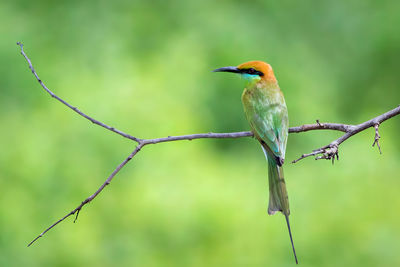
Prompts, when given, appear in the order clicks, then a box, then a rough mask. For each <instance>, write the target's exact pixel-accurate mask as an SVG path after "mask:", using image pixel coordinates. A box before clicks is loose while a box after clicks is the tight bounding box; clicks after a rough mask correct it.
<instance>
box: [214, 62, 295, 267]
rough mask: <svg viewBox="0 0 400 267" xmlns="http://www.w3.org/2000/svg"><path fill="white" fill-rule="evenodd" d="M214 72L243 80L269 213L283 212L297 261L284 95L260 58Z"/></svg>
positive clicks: (245, 106) (244, 94)
mask: <svg viewBox="0 0 400 267" xmlns="http://www.w3.org/2000/svg"><path fill="white" fill-rule="evenodd" d="M214 72H233V73H238V74H240V75H241V76H242V77H243V78H244V79H245V80H246V88H245V89H244V91H243V94H242V102H243V107H244V112H245V114H246V118H247V120H248V122H249V123H250V127H251V130H252V132H253V134H254V136H255V138H257V140H258V141H259V142H260V143H261V147H262V149H263V151H264V154H265V156H266V158H267V161H268V180H269V205H268V214H274V213H275V212H277V211H280V212H282V213H283V215H285V218H286V223H287V226H288V229H289V236H290V241H291V243H292V249H293V253H294V257H295V260H296V263H297V256H296V251H295V249H294V245H293V238H292V233H291V230H290V224H289V214H290V210H289V200H288V194H287V191H286V185H285V180H284V176H283V169H282V165H283V162H284V159H285V151H286V143H287V138H288V130H289V120H288V112H287V108H286V103H285V98H284V97H283V94H282V92H281V90H280V88H279V85H278V82H277V80H276V78H275V75H274V72H273V70H272V68H271V66H270V65H269V64H267V63H265V62H262V61H250V62H246V63H243V64H241V65H239V66H237V67H223V68H219V69H216V70H214Z"/></svg>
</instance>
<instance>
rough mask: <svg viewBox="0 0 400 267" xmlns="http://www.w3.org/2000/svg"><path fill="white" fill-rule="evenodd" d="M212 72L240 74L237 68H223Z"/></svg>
mask: <svg viewBox="0 0 400 267" xmlns="http://www.w3.org/2000/svg"><path fill="white" fill-rule="evenodd" d="M213 72H233V73H240V70H239V69H238V68H237V67H223V68H219V69H215V70H213Z"/></svg>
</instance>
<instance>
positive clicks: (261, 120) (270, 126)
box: [243, 91, 289, 159]
mask: <svg viewBox="0 0 400 267" xmlns="http://www.w3.org/2000/svg"><path fill="white" fill-rule="evenodd" d="M267 93H268V92H267ZM243 105H244V110H245V113H246V117H247V120H248V121H249V123H250V126H251V128H252V130H253V132H254V134H255V136H256V137H257V138H258V139H259V140H260V141H262V142H264V143H265V144H266V146H267V149H269V150H270V151H271V152H272V153H273V154H274V155H275V156H277V157H282V158H283V159H284V158H285V151H286V143H287V137H288V129H289V121H288V114H287V108H286V104H285V100H284V98H283V95H282V94H281V92H280V91H279V92H277V93H276V95H274V96H273V97H271V96H270V95H266V94H260V95H259V96H258V97H255V96H252V97H247V98H246V97H244V99H243Z"/></svg>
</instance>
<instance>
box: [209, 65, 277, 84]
mask: <svg viewBox="0 0 400 267" xmlns="http://www.w3.org/2000/svg"><path fill="white" fill-rule="evenodd" d="M213 72H233V73H238V74H240V75H241V76H242V77H243V78H244V79H246V80H247V82H248V83H253V82H259V81H265V82H269V83H270V82H273V83H275V82H276V79H275V75H274V72H273V70H272V68H271V65H269V64H267V63H265V62H262V61H249V62H245V63H243V64H240V65H239V66H237V67H223V68H219V69H215V70H213Z"/></svg>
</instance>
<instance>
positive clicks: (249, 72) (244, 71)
mask: <svg viewBox="0 0 400 267" xmlns="http://www.w3.org/2000/svg"><path fill="white" fill-rule="evenodd" d="M242 73H247V74H251V75H259V76H264V73H262V72H261V71H258V70H255V69H253V68H249V69H242Z"/></svg>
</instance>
